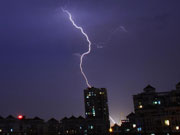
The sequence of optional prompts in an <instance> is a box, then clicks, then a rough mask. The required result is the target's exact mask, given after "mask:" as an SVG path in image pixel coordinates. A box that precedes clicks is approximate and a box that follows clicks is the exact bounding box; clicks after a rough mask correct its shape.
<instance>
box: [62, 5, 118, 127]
mask: <svg viewBox="0 0 180 135" xmlns="http://www.w3.org/2000/svg"><path fill="white" fill-rule="evenodd" d="M62 11H63V12H64V13H66V14H67V15H68V16H69V20H70V21H71V23H72V24H73V26H74V27H75V28H76V29H79V30H80V31H81V33H82V34H83V35H84V36H85V38H86V40H87V42H88V51H86V52H84V53H83V54H82V55H81V57H80V70H81V73H82V75H83V77H84V79H85V81H86V84H87V86H88V87H89V88H91V85H90V84H89V81H88V79H87V77H86V74H85V73H84V71H83V68H82V64H83V58H84V56H86V55H88V54H89V53H90V52H91V41H90V40H89V37H88V35H87V34H86V33H85V32H84V30H83V28H82V27H80V26H78V25H77V24H76V23H75V22H74V20H73V19H72V15H71V13H70V12H69V11H67V10H65V9H63V8H62ZM109 118H110V120H111V121H112V122H113V124H115V123H116V122H115V121H114V119H113V118H112V117H111V116H109Z"/></svg>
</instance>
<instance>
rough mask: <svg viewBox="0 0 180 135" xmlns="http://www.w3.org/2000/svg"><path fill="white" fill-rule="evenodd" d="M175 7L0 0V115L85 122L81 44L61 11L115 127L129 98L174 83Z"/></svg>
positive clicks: (178, 48) (179, 75)
mask: <svg viewBox="0 0 180 135" xmlns="http://www.w3.org/2000/svg"><path fill="white" fill-rule="evenodd" d="M179 6H180V1H178V0H174V1H170V0H166V1H164V0H158V1H155V0H152V1H143V0H140V1H136V2H135V1H131V0H127V1H123V0H112V1H109V0H102V1H95V0H86V1H82V0H75V1H73V0H67V1H66V0H27V1H24V0H16V1H12V0H2V1H0V16H1V21H0V26H1V31H0V91H1V94H0V106H1V108H2V109H1V110H0V115H2V116H3V117H6V116H7V115H9V114H12V115H15V116H16V115H17V114H19V113H21V114H24V115H27V116H28V117H34V116H39V117H42V118H45V119H49V118H51V117H55V118H57V119H60V118H62V117H65V116H71V115H75V116H79V115H83V116H84V102H83V101H84V99H83V90H84V89H85V88H86V87H87V86H86V83H85V81H84V78H83V77H82V75H81V73H80V69H79V55H80V54H82V53H83V52H84V51H86V50H87V42H86V40H85V38H84V37H83V36H82V34H81V33H80V32H79V30H77V29H75V28H74V27H73V26H72V24H71V22H70V21H69V20H68V17H67V16H66V15H65V14H64V13H63V12H62V11H61V7H64V8H65V9H68V11H70V12H71V14H72V16H73V19H74V20H75V21H76V23H77V24H78V25H80V26H82V27H83V29H84V30H85V32H86V33H87V34H88V36H89V38H90V40H91V41H92V53H91V54H89V55H88V56H86V57H85V58H84V64H83V67H84V71H85V72H86V75H87V77H88V79H89V82H90V84H91V85H92V86H94V87H98V88H101V87H105V88H107V92H108V99H109V110H110V114H111V116H112V117H113V118H114V119H115V120H116V121H117V122H118V120H119V117H120V114H121V115H123V116H124V117H125V116H126V115H127V114H128V113H130V112H131V111H133V102H132V95H133V94H137V93H140V92H142V90H143V88H144V87H146V86H147V85H148V84H151V85H152V86H153V87H155V88H156V89H157V91H168V90H171V89H173V88H175V85H176V83H178V82H179V81H180V70H179V69H180V62H179V58H180V53H179V52H180V39H179V35H180V26H179V24H180V16H179V12H180V9H179Z"/></svg>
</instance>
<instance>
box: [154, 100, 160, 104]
mask: <svg viewBox="0 0 180 135" xmlns="http://www.w3.org/2000/svg"><path fill="white" fill-rule="evenodd" d="M153 104H154V105H160V104H161V101H160V100H159V101H153Z"/></svg>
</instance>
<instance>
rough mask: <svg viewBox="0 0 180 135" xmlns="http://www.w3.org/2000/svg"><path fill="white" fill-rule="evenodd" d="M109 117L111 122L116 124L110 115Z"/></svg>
mask: <svg viewBox="0 0 180 135" xmlns="http://www.w3.org/2000/svg"><path fill="white" fill-rule="evenodd" d="M109 119H110V120H111V121H112V122H113V124H116V122H115V120H114V119H113V118H112V117H111V116H109Z"/></svg>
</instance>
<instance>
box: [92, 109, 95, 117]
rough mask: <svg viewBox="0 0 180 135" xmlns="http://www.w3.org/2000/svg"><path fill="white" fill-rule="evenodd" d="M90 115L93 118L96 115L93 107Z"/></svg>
mask: <svg viewBox="0 0 180 135" xmlns="http://www.w3.org/2000/svg"><path fill="white" fill-rule="evenodd" d="M92 114H93V116H95V115H96V112H95V110H94V107H93V109H92Z"/></svg>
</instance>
